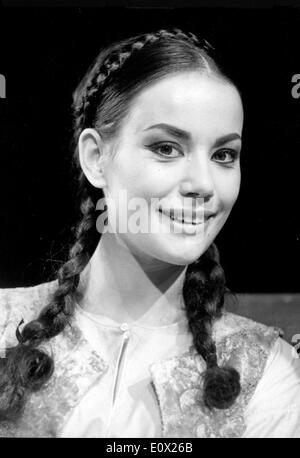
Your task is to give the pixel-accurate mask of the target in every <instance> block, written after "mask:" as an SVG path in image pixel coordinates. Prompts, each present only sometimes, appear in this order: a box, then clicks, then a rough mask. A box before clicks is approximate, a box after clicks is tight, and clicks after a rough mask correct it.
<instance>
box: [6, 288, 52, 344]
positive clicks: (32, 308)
mask: <svg viewBox="0 0 300 458" xmlns="http://www.w3.org/2000/svg"><path fill="white" fill-rule="evenodd" d="M56 287H57V280H54V281H51V282H46V283H41V284H38V285H35V286H27V287H16V288H0V347H1V348H2V344H3V339H4V340H5V342H4V344H5V345H4V346H5V347H6V346H7V345H10V344H14V343H15V339H16V338H15V333H16V327H17V326H18V324H19V323H20V322H21V320H22V319H23V320H24V322H25V323H26V322H28V321H30V320H31V319H33V318H34V317H35V316H36V315H37V314H38V313H39V311H40V310H41V309H42V308H43V307H44V306H45V305H46V304H47V302H48V301H49V299H50V297H51V294H52V293H53V292H54V291H55V289H56Z"/></svg>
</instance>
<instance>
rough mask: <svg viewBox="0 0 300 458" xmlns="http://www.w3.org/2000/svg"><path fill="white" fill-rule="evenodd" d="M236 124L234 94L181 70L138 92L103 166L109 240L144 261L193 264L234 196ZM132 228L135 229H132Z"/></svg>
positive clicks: (239, 122)
mask: <svg viewBox="0 0 300 458" xmlns="http://www.w3.org/2000/svg"><path fill="white" fill-rule="evenodd" d="M242 126H243V108H242V103H241V99H240V96H239V94H238V92H237V90H236V89H235V87H234V86H232V85H230V84H227V83H225V82H223V81H221V80H217V79H216V78H214V77H207V76H204V75H201V74H200V73H198V72H190V73H182V74H177V75H172V76H169V77H166V78H164V79H162V80H160V81H158V82H156V83H154V84H153V85H151V86H149V87H148V88H146V89H144V90H143V91H142V92H141V93H140V94H139V95H138V96H137V97H136V98H135V99H134V101H133V104H132V106H131V110H130V113H129V115H128V116H127V117H126V119H125V120H124V122H123V124H122V127H121V129H120V132H119V135H118V138H117V141H116V142H115V147H114V151H115V153H114V155H113V158H112V160H111V161H110V162H109V163H108V165H107V167H106V169H105V181H106V186H105V187H104V188H103V190H104V194H105V196H106V198H109V200H110V201H111V202H113V203H114V204H115V210H114V211H116V213H114V212H110V205H109V200H108V220H109V226H108V230H110V231H112V229H111V226H110V221H112V218H113V217H115V216H116V219H115V221H116V223H117V226H115V227H116V228H117V229H116V231H117V233H116V235H115V236H116V237H118V238H120V239H121V240H122V241H123V242H124V243H125V244H126V245H127V246H128V247H129V248H130V250H131V251H132V252H133V254H134V255H136V256H137V257H138V258H140V259H141V260H143V259H144V260H145V261H147V262H148V263H149V262H150V263H151V260H153V262H154V263H156V262H157V260H160V261H164V262H167V263H170V264H177V265H186V264H190V263H191V262H193V261H195V260H196V259H197V258H198V257H199V256H201V255H202V254H203V253H204V252H205V250H206V249H207V248H208V247H209V245H210V244H211V243H212V242H213V240H214V238H215V237H216V235H217V234H218V232H219V231H220V230H221V228H222V226H223V225H224V223H225V221H226V219H227V217H228V215H229V213H230V211H231V209H232V207H233V205H234V203H235V201H236V198H237V196H238V193H239V187H240V160H239V153H240V150H241V135H242ZM121 194H122V199H121V201H122V202H120V196H121ZM124 196H125V197H124ZM134 198H140V200H139V201H137V200H134ZM151 199H154V200H152V201H151ZM119 202H120V204H119ZM139 202H140V203H139ZM151 202H152V205H151ZM153 202H154V204H153ZM136 204H137V206H135V205H136ZM145 204H146V205H145ZM126 205H127V208H126V209H125V206H126ZM174 209H175V214H174V215H172V210H174ZM125 210H126V211H125ZM180 210H181V211H182V212H183V213H182V215H183V218H184V221H185V222H181V219H182V215H180V214H179V213H178V212H180ZM203 210H204V214H203ZM124 215H125V216H124ZM133 215H135V216H133ZM174 217H175V218H176V217H178V218H179V220H180V221H178V222H176V221H174ZM121 218H123V223H122V224H123V226H122V227H123V228H124V218H125V219H127V222H128V225H127V228H126V229H125V230H124V229H122V230H120V227H119V226H118V223H119V222H120V219H121ZM178 218H176V219H178ZM191 219H193V222H194V223H197V224H191V222H190V223H189V221H191ZM134 222H135V223H136V224H133V223H134ZM139 223H140V228H141V227H143V232H142V230H140V231H138V232H137V227H138V224H139ZM109 228H110V229H109ZM145 228H146V230H145ZM154 228H155V229H154Z"/></svg>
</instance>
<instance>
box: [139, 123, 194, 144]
mask: <svg viewBox="0 0 300 458" xmlns="http://www.w3.org/2000/svg"><path fill="white" fill-rule="evenodd" d="M150 129H161V130H164V131H165V132H167V133H168V134H170V135H173V137H177V138H178V139H180V140H183V141H185V142H189V141H190V140H191V134H190V133H189V132H187V131H186V130H182V129H179V127H175V126H171V125H170V124H165V123H160V124H154V125H153V126H150V127H147V128H146V129H143V131H145V130H150Z"/></svg>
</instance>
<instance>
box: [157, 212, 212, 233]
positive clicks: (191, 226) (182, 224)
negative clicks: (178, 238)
mask: <svg viewBox="0 0 300 458" xmlns="http://www.w3.org/2000/svg"><path fill="white" fill-rule="evenodd" d="M159 213H161V214H162V215H163V216H164V217H166V218H168V221H171V222H172V225H173V226H174V227H176V228H177V230H176V233H186V234H195V233H197V234H199V232H200V233H201V234H202V233H203V232H204V223H206V221H207V219H208V218H209V217H207V218H204V219H202V220H201V221H199V220H196V222H187V221H182V220H181V219H177V218H175V217H174V216H172V215H171V214H170V213H166V212H164V211H163V210H162V209H159Z"/></svg>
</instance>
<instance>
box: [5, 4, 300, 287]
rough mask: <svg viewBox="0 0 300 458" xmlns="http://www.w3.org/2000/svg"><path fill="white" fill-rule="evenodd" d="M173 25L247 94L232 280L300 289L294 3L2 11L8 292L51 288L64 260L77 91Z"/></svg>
mask: <svg viewBox="0 0 300 458" xmlns="http://www.w3.org/2000/svg"><path fill="white" fill-rule="evenodd" d="M7 3H9V2H7ZM182 3H183V4H184V2H182ZM162 4H163V3H161V4H160V5H161V6H162ZM179 4H180V2H179ZM148 6H149V5H148ZM168 26H177V27H180V28H184V29H187V30H191V31H193V32H196V33H200V34H201V35H202V36H204V37H205V38H207V39H208V40H209V41H210V42H212V43H213V45H214V46H215V47H216V49H217V50H218V52H219V54H220V55H221V56H222V58H223V60H224V62H226V63H227V65H226V66H227V70H229V73H230V74H231V76H233V77H234V78H235V79H236V80H237V82H238V83H239V86H240V89H241V91H242V95H243V100H244V107H245V128H244V135H243V150H242V156H241V165H242V186H241V193H240V197H239V200H238V202H237V204H236V206H235V208H234V210H233V212H232V214H231V216H230V218H229V220H228V222H227V223H226V225H225V227H224V229H223V230H222V232H221V234H220V235H219V236H218V238H217V240H216V241H217V244H218V247H219V249H220V251H221V256H222V258H221V260H222V264H223V266H224V268H225V272H226V276H227V281H228V285H229V287H230V288H231V289H232V290H234V291H236V292H299V291H300V282H299V269H298V260H299V246H300V242H299V237H300V231H299V216H298V215H299V209H298V207H299V205H298V199H299V190H298V187H299V183H300V177H299V166H300V159H299V155H300V151H299V147H300V129H299V126H300V98H299V99H295V98H293V97H292V94H291V89H292V86H293V84H292V82H291V79H292V76H293V75H294V74H297V73H300V52H299V51H300V36H299V33H300V9H299V8H292V7H283V6H277V7H274V6H273V7H268V8H258V9H250V8H243V9H239V8H204V7H198V8H187V7H185V8H180V7H174V8H157V9H155V8H129V7H115V8H112V7H105V8H104V7H103V8H99V7H98V8H79V7H76V8H50V9H48V8H39V9H38V8H24V9H22V8H2V9H0V44H1V45H0V46H1V48H0V74H3V75H5V78H6V85H7V87H6V98H5V99H0V148H1V169H0V170H1V180H0V187H1V189H0V196H1V207H0V218H1V219H0V221H1V227H0V287H8V286H27V285H34V284H37V283H40V282H43V281H46V280H48V279H49V275H51V272H52V270H53V267H55V266H56V262H57V261H59V260H60V259H62V257H63V252H64V248H65V247H66V244H67V242H68V237H69V227H70V226H71V224H72V223H73V221H74V215H75V206H76V203H74V201H73V197H72V186H71V185H70V183H71V181H70V177H69V171H70V163H69V159H70V155H71V151H70V147H69V141H70V137H71V117H70V104H71V94H72V90H73V89H74V88H75V86H76V84H77V82H78V81H79V78H80V76H82V75H83V73H84V71H85V70H86V68H87V66H88V65H89V64H90V61H91V60H92V59H93V58H94V57H95V55H96V53H97V51H98V48H99V46H101V45H103V44H105V43H106V42H108V41H110V40H112V39H118V38H122V37H126V36H129V35H131V34H134V33H140V32H145V31H151V30H153V29H157V28H161V27H168ZM51 259H52V261H51Z"/></svg>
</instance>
